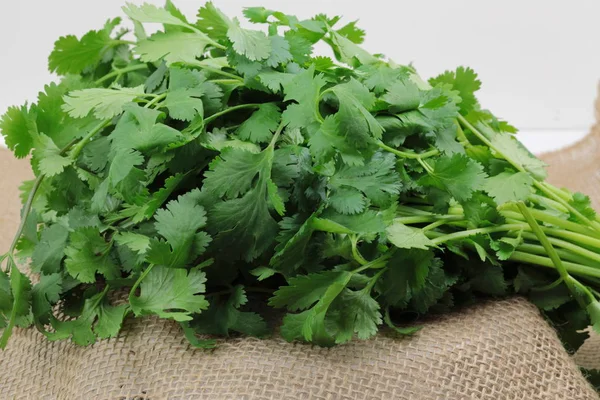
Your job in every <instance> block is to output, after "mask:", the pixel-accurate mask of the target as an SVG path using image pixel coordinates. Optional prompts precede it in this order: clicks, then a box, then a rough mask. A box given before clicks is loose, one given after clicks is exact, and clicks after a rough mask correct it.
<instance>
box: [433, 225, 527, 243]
mask: <svg viewBox="0 0 600 400" xmlns="http://www.w3.org/2000/svg"><path fill="white" fill-rule="evenodd" d="M527 227H528V225H526V224H504V225H499V226H490V227H487V228H477V229H470V230H466V231H460V232H454V233H450V234H447V235H443V236H439V237H436V238H435V239H432V243H433V245H438V244H441V243H444V242H448V241H451V240H457V239H464V238H466V237H469V236H473V235H477V234H480V233H495V232H506V231H518V230H522V229H523V228H527ZM432 233H433V232H432V231H430V232H427V234H428V235H429V234H432ZM432 236H437V235H432Z"/></svg>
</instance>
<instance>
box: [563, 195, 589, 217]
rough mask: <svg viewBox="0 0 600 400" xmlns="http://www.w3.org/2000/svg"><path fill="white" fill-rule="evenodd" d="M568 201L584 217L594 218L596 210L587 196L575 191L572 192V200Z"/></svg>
mask: <svg viewBox="0 0 600 400" xmlns="http://www.w3.org/2000/svg"><path fill="white" fill-rule="evenodd" d="M569 203H570V204H571V205H572V206H573V207H574V208H575V209H576V210H577V211H579V212H580V213H581V214H583V215H584V216H585V217H587V218H589V219H594V218H596V211H595V210H594V208H593V207H592V201H591V199H590V197H589V196H586V195H584V194H583V193H579V192H576V193H574V194H573V200H571V201H570V202H569Z"/></svg>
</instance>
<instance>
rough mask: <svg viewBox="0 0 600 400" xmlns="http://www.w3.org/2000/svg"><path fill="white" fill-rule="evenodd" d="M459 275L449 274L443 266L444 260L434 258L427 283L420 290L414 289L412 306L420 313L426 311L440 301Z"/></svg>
mask: <svg viewBox="0 0 600 400" xmlns="http://www.w3.org/2000/svg"><path fill="white" fill-rule="evenodd" d="M457 280H458V279H457V277H456V276H454V275H450V274H447V273H446V272H445V271H444V269H443V268H442V262H441V261H440V260H439V259H434V262H432V263H431V264H430V266H429V274H428V275H427V278H426V279H425V284H424V285H423V287H422V288H420V289H419V290H414V291H413V295H412V299H411V301H410V306H411V307H412V308H413V309H414V310H415V311H417V312H419V313H422V314H424V313H426V312H427V311H428V310H429V309H430V308H431V307H433V306H434V305H436V304H437V303H438V301H440V300H441V299H442V298H443V297H444V295H445V294H446V292H447V291H448V290H449V289H450V287H452V285H454V284H455V283H456V282H457Z"/></svg>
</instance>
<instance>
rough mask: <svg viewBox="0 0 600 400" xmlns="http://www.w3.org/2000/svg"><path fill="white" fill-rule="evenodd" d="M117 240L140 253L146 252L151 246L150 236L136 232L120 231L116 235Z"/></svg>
mask: <svg viewBox="0 0 600 400" xmlns="http://www.w3.org/2000/svg"><path fill="white" fill-rule="evenodd" d="M114 239H115V242H117V243H118V244H120V245H122V246H127V247H129V248H130V249H131V250H133V251H135V252H136V253H139V254H146V252H147V251H148V249H149V248H150V238H149V237H148V236H144V235H141V234H139V233H134V232H120V233H118V234H116V235H115V236H114Z"/></svg>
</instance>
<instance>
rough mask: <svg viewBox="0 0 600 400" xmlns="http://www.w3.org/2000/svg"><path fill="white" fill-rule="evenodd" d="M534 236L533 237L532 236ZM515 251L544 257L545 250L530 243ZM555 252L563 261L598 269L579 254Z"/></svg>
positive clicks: (562, 251) (518, 247) (565, 251)
mask: <svg viewBox="0 0 600 400" xmlns="http://www.w3.org/2000/svg"><path fill="white" fill-rule="evenodd" d="M523 233H525V232H523ZM534 236H535V235H534ZM517 251H521V252H523V253H530V254H535V255H538V256H545V255H546V250H545V249H544V247H543V246H541V245H538V244H532V243H523V244H520V245H518V246H517ZM556 252H557V253H558V255H559V256H560V258H562V259H563V260H565V261H571V262H574V263H576V264H581V265H586V266H588V267H593V268H600V265H599V264H597V263H594V262H591V260H590V259H588V258H586V257H583V256H581V255H579V254H575V253H572V252H570V251H568V250H563V249H556Z"/></svg>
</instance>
